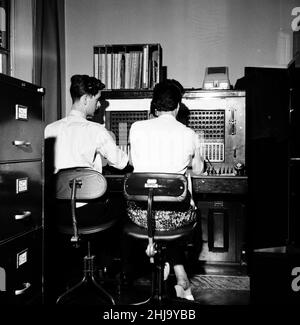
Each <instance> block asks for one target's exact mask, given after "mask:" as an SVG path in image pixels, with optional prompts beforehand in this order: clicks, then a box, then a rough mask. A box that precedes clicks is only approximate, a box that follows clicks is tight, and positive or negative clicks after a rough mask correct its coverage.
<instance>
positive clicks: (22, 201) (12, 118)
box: [0, 74, 45, 304]
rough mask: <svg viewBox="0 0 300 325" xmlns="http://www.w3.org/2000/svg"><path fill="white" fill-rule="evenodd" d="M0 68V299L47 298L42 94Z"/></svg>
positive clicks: (26, 301) (37, 300) (20, 301)
mask: <svg viewBox="0 0 300 325" xmlns="http://www.w3.org/2000/svg"><path fill="white" fill-rule="evenodd" d="M44 93H45V89H44V88H42V87H38V86H36V85H33V84H31V83H28V82H26V81H23V80H19V79H16V78H12V77H9V76H6V75H3V74H0V304H30V303H41V302H42V301H43V188H44V181H43V179H44V176H43V174H44V168H43V130H44V123H43V96H44Z"/></svg>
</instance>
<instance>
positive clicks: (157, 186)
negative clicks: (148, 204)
mask: <svg viewBox="0 0 300 325" xmlns="http://www.w3.org/2000/svg"><path fill="white" fill-rule="evenodd" d="M150 189H152V192H153V201H154V202H182V201H184V200H185V199H186V197H187V193H188V181H187V178H186V177H185V176H184V175H182V174H174V173H130V174H126V175H125V179H124V195H125V197H126V199H128V200H133V201H147V200H148V194H149V190H150Z"/></svg>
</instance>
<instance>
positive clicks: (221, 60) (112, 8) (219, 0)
mask: <svg viewBox="0 0 300 325" xmlns="http://www.w3.org/2000/svg"><path fill="white" fill-rule="evenodd" d="M298 6H300V0H252V1H248V0H201V1H200V0H185V1H182V0H163V1H161V0H147V1H140V0H85V1H82V0H66V86H67V89H68V87H69V84H70V77H71V75H73V74H75V73H85V74H90V75H91V74H92V73H93V71H92V66H93V56H92V50H93V45H101V44H118V43H121V44H126V43H160V44H161V45H162V48H163V65H165V66H167V71H168V77H169V78H175V79H178V80H179V81H180V82H181V83H182V84H183V86H184V87H186V88H192V87H194V88H199V87H201V86H202V82H203V77H204V72H205V67H207V66H222V65H225V66H228V67H229V77H230V81H231V84H232V85H234V84H235V82H236V80H237V79H238V78H240V77H242V76H243V74H244V67H245V66H265V65H268V66H270V65H271V66H282V65H283V64H286V63H288V62H289V60H290V59H291V55H292V29H291V21H292V19H293V16H291V10H292V8H294V7H298ZM70 105H71V101H70V96H69V92H68V91H67V92H66V110H67V111H68V110H69V109H70Z"/></svg>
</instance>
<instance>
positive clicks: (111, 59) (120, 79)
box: [94, 44, 162, 90]
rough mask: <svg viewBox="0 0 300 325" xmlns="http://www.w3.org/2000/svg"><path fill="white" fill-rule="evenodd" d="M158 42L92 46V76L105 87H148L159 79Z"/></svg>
mask: <svg viewBox="0 0 300 325" xmlns="http://www.w3.org/2000/svg"><path fill="white" fill-rule="evenodd" d="M161 57H162V56H161V47H160V45H159V44H127V45H120V44H116V45H99V46H94V76H95V77H97V78H99V79H101V81H102V82H103V83H104V84H105V85H106V89H109V90H110V89H150V88H153V87H154V86H155V84H156V83H157V82H159V80H160V67H161V64H162V62H161Z"/></svg>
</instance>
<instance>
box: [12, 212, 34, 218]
mask: <svg viewBox="0 0 300 325" xmlns="http://www.w3.org/2000/svg"><path fill="white" fill-rule="evenodd" d="M29 216H31V211H23V214H16V215H15V220H22V219H25V218H28V217H29Z"/></svg>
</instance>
